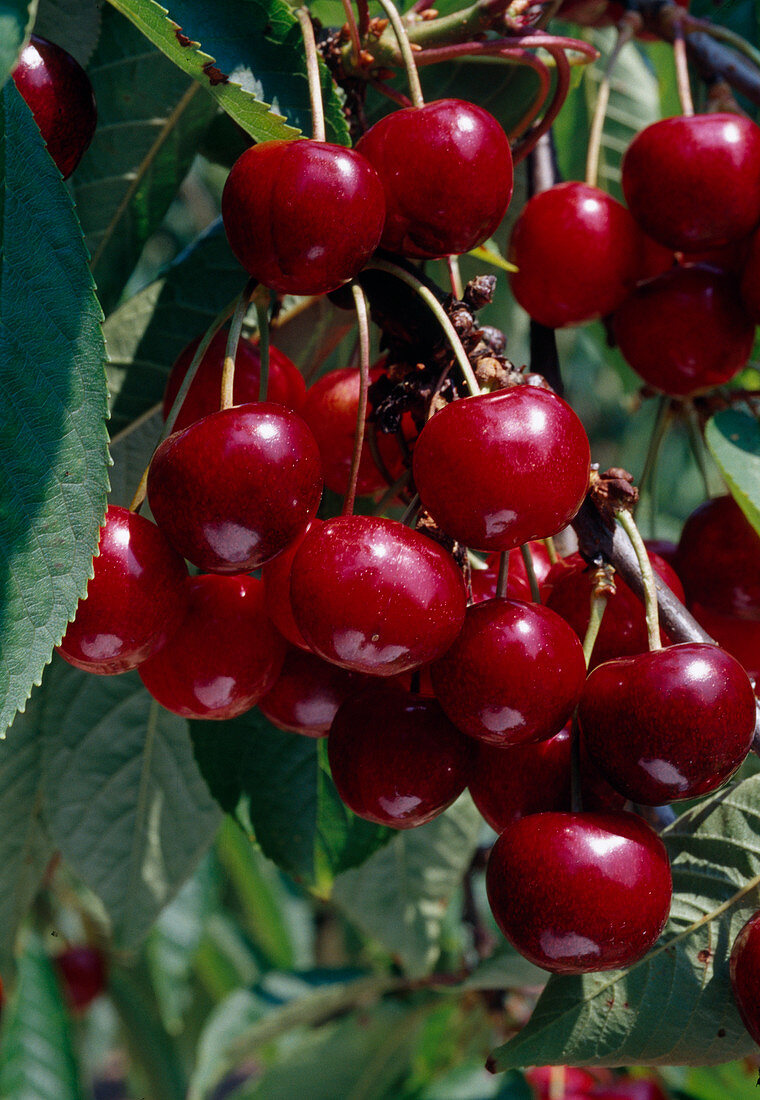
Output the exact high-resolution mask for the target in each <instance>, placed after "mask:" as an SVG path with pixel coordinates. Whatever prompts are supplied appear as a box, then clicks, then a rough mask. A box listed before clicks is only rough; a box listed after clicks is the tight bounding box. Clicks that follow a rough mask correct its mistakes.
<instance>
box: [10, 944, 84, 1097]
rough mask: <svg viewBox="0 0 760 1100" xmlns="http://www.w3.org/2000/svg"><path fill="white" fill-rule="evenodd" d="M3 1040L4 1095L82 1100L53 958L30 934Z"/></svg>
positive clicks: (66, 1011) (67, 1015) (65, 1011)
mask: <svg viewBox="0 0 760 1100" xmlns="http://www.w3.org/2000/svg"><path fill="white" fill-rule="evenodd" d="M1 1039H2V1041H0V1096H3V1097H8V1100H11V1097H12V1098H13V1100H84V1093H83V1092H82V1089H81V1086H80V1083H79V1075H78V1072H77V1064H76V1059H75V1057H74V1048H73V1044H72V1037H71V1017H70V1015H69V1012H68V1010H67V1008H66V1006H65V1005H64V1003H63V999H62V996H61V990H60V987H59V984H58V980H57V978H56V975H55V971H54V970H53V966H52V964H51V961H50V959H49V958H48V956H47V955H46V954H45V952H44V950H43V948H42V944H41V943H40V940H39V938H38V937H37V936H30V938H29V940H28V942H27V944H26V948H25V950H24V953H23V955H22V956H21V961H20V963H19V981H18V987H17V989H16V993H15V996H14V997H13V999H12V1001H11V1004H10V1006H9V1007H8V1009H6V1015H5V1018H4V1020H3V1030H2V1037H1Z"/></svg>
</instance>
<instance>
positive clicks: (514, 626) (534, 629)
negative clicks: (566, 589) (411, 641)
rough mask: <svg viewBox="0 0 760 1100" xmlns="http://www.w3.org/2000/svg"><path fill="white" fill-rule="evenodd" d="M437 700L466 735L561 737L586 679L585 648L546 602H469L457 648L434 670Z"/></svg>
mask: <svg viewBox="0 0 760 1100" xmlns="http://www.w3.org/2000/svg"><path fill="white" fill-rule="evenodd" d="M431 675H432V678H433V688H434V689H435V694H436V698H437V699H438V701H439V702H440V704H441V706H442V707H443V709H444V710H445V711H446V714H447V715H448V716H449V718H450V719H451V721H452V722H453V723H454V725H455V726H456V727H457V728H458V729H460V730H462V731H463V732H464V733H469V734H470V736H472V737H477V738H479V739H481V740H483V741H490V742H491V743H493V744H496V745H519V744H523V743H524V742H526V741H544V740H546V738H548V737H553V736H554V735H555V733H558V732H559V730H561V729H562V727H563V726H564V724H565V722H567V720H568V719H569V718H570V716H571V714H572V712H573V710H574V709H575V705H576V703H577V702H578V699H579V698H580V694H581V689H582V688H583V683H584V681H585V679H586V662H585V660H584V658H583V648H582V646H581V643H580V641H579V640H578V638H577V636H576V635H575V633H574V632H573V630H572V629H571V627H569V626H568V625H567V623H566V622H565V621H564V620H563V619H561V618H560V617H559V615H555V613H554V612H553V611H550V610H549V609H548V608H546V607H541V606H540V605H536V604H528V603H522V602H520V601H517V600H498V599H497V600H486V601H485V603H478V604H472V605H471V606H470V607H468V608H467V612H466V614H465V617H464V625H463V627H462V630H461V633H460V634H459V636H458V637H457V639H456V641H455V642H454V644H453V645H452V646H451V648H450V649H449V650H448V651H447V652H446V653H445V654H444V656H443V657H441V658H440V659H439V660H438V661H436V662H435V664H434V665H433V667H432V669H431Z"/></svg>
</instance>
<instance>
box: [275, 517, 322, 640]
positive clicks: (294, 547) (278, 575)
mask: <svg viewBox="0 0 760 1100" xmlns="http://www.w3.org/2000/svg"><path fill="white" fill-rule="evenodd" d="M321 526H322V520H321V519H313V520H312V521H311V523H310V524H309V525H308V527H307V528H306V531H304V533H303V535H300V536H299V537H298V538H297V539H295V540H294V541H293V542H291V544H290V546H288V548H287V549H286V550H283V552H282V553H281V554H278V555H277V557H276V558H274V559H273V560H272V561H270V562H267V564H266V565H265V566H264V567H263V568H262V570H261V579H262V580H263V582H264V587H265V589H266V596H265V599H266V605H267V614H268V615H269V618H270V619H271V620H272V622H273V623H274V625H275V626H276V627H277V629H278V630H279V632H280V634H282V636H283V637H284V638H287V639H288V641H289V642H291V643H292V644H293V645H295V646H298V648H299V649H309V645H308V644H307V642H306V639H305V638H304V636H303V634H302V633H301V631H300V630H299V629H298V627H297V625H296V621H295V619H294V618H293V605H292V604H291V602H290V574H291V572H292V569H293V558H294V557H295V556H296V554H297V553H298V548H299V546H300V545H301V543H302V542H303V540H304V537H305V536H306V534H307V533H308V532H309V531H311V529H312V528H315V529H316V528H317V527H321Z"/></svg>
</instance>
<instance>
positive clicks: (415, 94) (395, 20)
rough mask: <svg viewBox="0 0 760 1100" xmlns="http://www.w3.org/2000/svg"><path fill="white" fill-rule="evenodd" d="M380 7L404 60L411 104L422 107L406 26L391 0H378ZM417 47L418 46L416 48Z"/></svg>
mask: <svg viewBox="0 0 760 1100" xmlns="http://www.w3.org/2000/svg"><path fill="white" fill-rule="evenodd" d="M380 7H381V8H382V9H383V11H384V12H385V14H386V15H387V16H388V19H389V21H390V24H391V26H392V27H393V33H394V34H395V36H396V41H397V42H398V48H399V50H400V52H401V56H402V58H403V60H404V68H405V69H406V77H407V80H408V82H409V95H410V97H411V100H412V105H413V106H414V107H424V106H425V100H424V97H423V95H422V85H421V84H420V77H419V73H418V72H417V65H416V64H415V60H414V52H413V50H412V46H411V43H410V42H409V36H408V34H407V33H406V27H405V26H404V23H403V20H402V19H401V16H400V15H399V12H398V8H397V7H396V5H395V4H394V3H393V0H380ZM419 48H420V47H419V46H418V47H417V49H419Z"/></svg>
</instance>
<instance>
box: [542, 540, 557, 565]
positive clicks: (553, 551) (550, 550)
mask: <svg viewBox="0 0 760 1100" xmlns="http://www.w3.org/2000/svg"><path fill="white" fill-rule="evenodd" d="M541 542H542V543H543V544H544V546H545V547H546V553H547V554H548V555H549V561H550V562H551V563H552V565H556V564H557V562H558V561H559V554H558V553H557V547H556V546H555V545H554V539H553V538H552V537H551V535H550V536H549V537H548V538H546V539H541Z"/></svg>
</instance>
